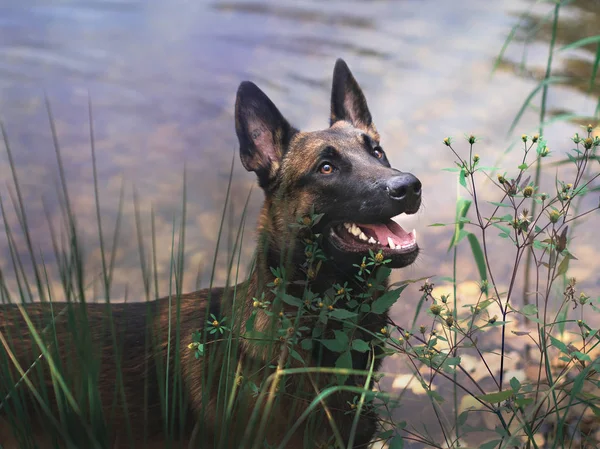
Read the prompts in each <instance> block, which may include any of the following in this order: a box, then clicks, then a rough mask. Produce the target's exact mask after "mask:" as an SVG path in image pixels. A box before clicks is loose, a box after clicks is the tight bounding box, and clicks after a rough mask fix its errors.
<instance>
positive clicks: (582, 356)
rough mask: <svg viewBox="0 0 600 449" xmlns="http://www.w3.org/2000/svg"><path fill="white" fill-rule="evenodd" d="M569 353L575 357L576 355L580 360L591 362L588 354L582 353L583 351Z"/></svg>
mask: <svg viewBox="0 0 600 449" xmlns="http://www.w3.org/2000/svg"><path fill="white" fill-rule="evenodd" d="M571 354H572V355H574V356H575V357H577V358H578V359H579V360H581V361H582V362H591V361H592V359H591V357H590V356H589V355H588V354H584V353H583V352H579V351H573V352H572V353H571Z"/></svg>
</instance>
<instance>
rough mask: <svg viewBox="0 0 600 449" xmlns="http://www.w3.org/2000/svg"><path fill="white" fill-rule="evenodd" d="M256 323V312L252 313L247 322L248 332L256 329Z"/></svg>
mask: <svg viewBox="0 0 600 449" xmlns="http://www.w3.org/2000/svg"><path fill="white" fill-rule="evenodd" d="M254 321H256V310H253V311H252V314H251V315H250V317H249V318H248V320H247V321H246V332H250V331H251V330H252V329H254Z"/></svg>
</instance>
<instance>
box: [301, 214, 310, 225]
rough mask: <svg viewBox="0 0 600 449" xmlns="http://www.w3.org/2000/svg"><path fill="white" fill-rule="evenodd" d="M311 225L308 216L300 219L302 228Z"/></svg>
mask: <svg viewBox="0 0 600 449" xmlns="http://www.w3.org/2000/svg"><path fill="white" fill-rule="evenodd" d="M311 223H312V220H311V218H310V217H309V216H308V215H305V216H304V217H303V218H302V224H303V225H304V226H309V225H310V224H311Z"/></svg>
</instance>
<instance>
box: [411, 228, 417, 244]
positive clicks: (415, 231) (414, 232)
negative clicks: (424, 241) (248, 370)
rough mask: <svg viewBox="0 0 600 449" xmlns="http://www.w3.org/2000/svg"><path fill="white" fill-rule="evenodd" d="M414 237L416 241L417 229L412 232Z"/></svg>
mask: <svg viewBox="0 0 600 449" xmlns="http://www.w3.org/2000/svg"><path fill="white" fill-rule="evenodd" d="M412 235H413V239H414V240H415V241H416V240H417V230H416V229H413V230H412Z"/></svg>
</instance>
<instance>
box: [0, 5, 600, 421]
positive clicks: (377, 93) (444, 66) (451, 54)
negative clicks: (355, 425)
mask: <svg viewBox="0 0 600 449" xmlns="http://www.w3.org/2000/svg"><path fill="white" fill-rule="evenodd" d="M563 3H565V5H564V6H562V7H561V9H560V18H559V21H558V25H557V33H556V42H555V54H554V60H553V63H552V76H562V77H565V78H564V79H563V80H562V81H561V83H560V85H554V84H553V85H551V86H550V89H549V91H548V97H547V113H546V118H545V119H546V120H547V121H551V123H550V124H548V125H547V126H545V128H544V135H545V137H546V139H547V140H548V144H549V146H550V148H551V150H552V151H553V154H554V159H555V160H558V159H562V158H564V151H565V150H568V149H571V148H572V146H573V143H572V141H570V137H571V136H572V135H573V134H574V133H575V132H580V133H582V134H583V132H582V129H581V127H580V126H579V125H581V124H584V123H585V124H587V123H588V121H590V120H593V118H592V119H590V118H587V117H593V116H594V114H595V112H596V111H597V107H598V96H599V92H600V83H599V82H598V81H595V82H591V83H590V79H593V76H595V75H594V73H593V72H594V71H593V67H594V61H596V67H597V55H596V46H594V45H587V46H583V47H580V48H578V49H577V50H574V51H562V52H561V51H558V50H559V49H560V48H561V47H563V46H564V45H566V44H569V43H571V42H575V41H577V40H579V39H582V38H585V37H588V36H591V35H594V34H597V33H598V23H599V21H600V2H598V1H596V0H582V1H573V2H563ZM553 8H554V6H553V4H552V2H541V3H535V2H532V1H526V0H504V1H495V2H482V1H478V0H455V1H452V2H440V1H433V0H402V1H395V0H374V1H358V0H357V1H347V0H346V1H337V0H331V1H328V2H319V1H294V2H291V1H290V2H287V1H281V0H273V1H214V2H213V1H195V2H191V1H180V0H171V1H168V2H165V1H158V0H150V1H129V0H107V1H46V0H37V1H34V0H32V1H30V0H2V1H1V2H0V119H1V120H2V122H3V123H4V126H5V130H6V135H7V139H8V141H9V143H10V146H11V149H12V152H13V157H14V160H15V164H16V166H17V170H18V174H19V181H20V184H21V189H22V195H23V198H24V202H25V205H26V209H27V213H28V221H29V226H30V228H31V232H32V238H33V239H34V246H35V247H36V250H37V251H39V253H40V254H41V255H43V256H44V259H45V260H46V262H47V263H49V265H51V264H52V261H53V259H54V256H53V248H52V241H51V239H50V237H49V236H50V234H49V223H52V224H53V225H54V226H56V227H57V228H58V229H60V223H61V220H62V213H63V209H62V208H61V199H60V195H58V194H57V192H58V191H59V186H60V182H59V171H58V165H57V160H56V154H55V150H54V146H53V141H52V134H51V128H50V122H49V118H48V112H47V108H46V104H45V96H47V99H48V101H49V104H50V106H51V109H52V113H53V119H54V124H55V126H56V132H57V136H58V140H59V144H60V147H61V152H62V153H61V154H62V163H63V166H64V171H65V175H66V179H67V182H68V188H69V195H70V202H71V204H72V207H73V209H74V211H75V214H76V216H77V222H78V225H79V226H80V231H81V237H82V241H83V242H84V246H85V248H86V252H85V254H84V256H85V260H86V264H88V265H89V271H88V272H89V273H90V279H89V282H90V284H93V277H94V276H93V273H99V272H100V250H99V245H98V230H97V218H96V209H95V200H94V188H93V178H92V156H91V150H90V131H89V116H88V98H91V102H92V105H93V125H94V135H95V146H96V159H97V160H96V163H97V169H98V177H99V181H100V185H99V195H100V208H101V215H102V220H103V227H104V234H105V236H106V239H107V240H109V241H110V239H112V237H111V236H112V234H113V232H114V229H115V221H116V219H117V215H118V208H119V197H120V192H121V188H122V187H123V189H124V197H123V216H122V220H121V230H120V237H119V244H118V250H117V252H116V256H115V263H116V270H115V274H114V281H113V283H114V287H113V291H112V295H113V296H114V297H115V300H119V299H123V298H124V297H125V294H126V292H127V296H128V298H129V300H139V299H143V298H144V289H143V283H142V273H141V270H140V256H139V245H138V234H137V232H136V225H135V213H134V202H133V195H134V191H135V192H137V197H138V200H139V217H140V222H141V230H142V232H143V236H142V241H143V242H144V245H146V246H147V248H146V250H147V251H148V250H149V248H150V245H151V211H153V212H154V216H155V226H154V228H155V235H156V248H157V253H156V255H157V265H158V271H159V281H160V282H159V293H160V294H163V295H164V294H166V293H167V292H168V280H169V266H170V260H171V248H172V244H171V242H172V233H173V226H174V223H175V226H176V228H175V229H176V231H175V232H176V233H177V232H178V226H179V224H180V220H181V217H182V214H181V210H182V195H183V173H184V168H185V174H186V178H187V206H186V207H187V211H186V213H187V229H186V239H185V254H186V277H185V278H184V280H183V285H184V290H186V291H188V290H192V289H194V288H195V287H196V285H198V283H199V284H200V286H201V287H203V286H206V285H207V283H208V281H209V279H210V275H211V269H212V264H213V256H214V252H215V247H216V235H217V232H218V229H219V223H220V221H221V215H222V213H223V205H224V201H225V195H226V190H227V183H228V178H229V172H230V167H231V163H232V160H233V162H234V168H233V182H232V185H231V193H232V195H231V201H230V203H229V207H228V208H227V211H226V219H225V227H224V237H223V239H222V241H221V245H220V254H221V255H220V257H219V258H218V264H217V271H216V277H215V283H216V284H217V285H218V284H222V283H223V282H225V279H226V263H225V261H226V257H225V256H226V255H227V253H228V250H230V249H231V246H232V239H233V236H235V234H236V232H237V229H238V226H239V222H240V218H241V217H242V214H243V209H244V203H245V201H246V197H247V195H248V192H249V191H250V189H251V187H252V186H254V189H253V192H252V195H251V198H250V203H249V206H248V212H247V217H246V231H245V234H244V242H243V247H242V252H241V254H242V258H241V265H240V269H241V274H240V276H242V275H243V274H245V273H246V272H247V271H246V267H247V264H248V263H249V261H250V258H251V255H252V251H253V249H254V239H253V237H254V235H253V230H254V224H255V222H256V217H257V214H258V211H259V207H260V204H261V201H262V192H261V191H260V190H259V189H258V188H257V186H256V181H255V177H254V175H253V174H251V173H248V172H246V171H245V170H244V169H243V167H242V166H241V164H240V162H239V156H238V154H237V148H238V147H237V139H236V136H235V132H234V125H233V105H234V101H235V92H236V89H237V86H238V85H239V83H240V82H241V81H243V80H252V81H254V82H255V83H256V84H258V85H259V87H261V88H262V89H263V90H264V91H265V92H266V93H267V95H268V96H269V97H270V98H271V99H272V100H273V101H274V102H275V104H276V105H277V106H278V107H279V109H280V111H281V112H282V113H283V114H284V116H286V117H287V118H288V120H290V121H291V122H292V123H293V124H294V125H295V126H296V127H299V128H301V129H306V130H310V129H318V128H323V127H325V126H326V125H327V121H328V117H329V95H330V88H331V75H332V71H333V65H334V62H335V60H336V58H338V57H342V58H344V59H345V60H346V62H347V63H348V64H349V66H350V68H351V70H352V71H353V73H354V75H355V77H356V78H357V80H358V82H359V83H360V85H361V87H362V88H363V91H364V92H365V95H366V97H367V100H368V102H369V107H370V110H371V113H372V115H373V117H374V120H375V123H376V125H377V127H378V129H379V131H380V133H381V136H382V145H383V148H384V149H385V150H386V152H387V154H388V158H389V159H390V161H391V163H392V165H393V166H395V167H397V168H400V169H401V170H403V171H410V172H412V173H414V174H415V175H417V176H418V177H419V178H420V179H421V181H422V182H423V186H424V187H423V191H424V207H423V208H422V211H421V212H420V213H419V214H417V215H416V216H412V217H410V218H409V217H406V218H404V219H402V220H401V224H402V225H403V226H404V227H406V228H408V229H412V228H416V229H417V231H418V235H419V242H420V245H421V247H422V248H423V251H422V256H421V257H420V258H419V260H418V261H417V262H416V263H415V264H414V265H413V266H412V267H409V268H407V269H406V270H403V272H401V273H400V272H397V273H395V274H394V278H395V280H399V279H406V278H413V279H414V278H420V277H425V276H436V275H437V276H450V275H451V274H452V254H451V253H448V252H447V247H448V242H449V240H450V237H451V235H452V233H453V228H452V226H449V227H429V225H431V224H432V223H436V222H445V223H448V222H452V221H453V220H454V213H455V202H456V198H457V194H458V192H459V189H458V183H457V181H456V174H455V173H450V172H447V171H443V169H444V168H447V167H452V166H453V160H454V157H453V155H452V153H451V152H450V151H449V150H448V149H447V148H446V147H445V146H444V145H443V142H442V141H443V138H444V137H447V136H451V137H453V139H454V140H455V141H456V146H455V148H456V149H457V150H459V151H462V152H463V154H467V151H468V145H467V142H466V141H465V139H464V136H465V134H471V133H473V134H475V135H476V136H478V137H480V138H481V142H480V143H479V144H477V146H476V152H477V153H479V155H480V157H481V163H482V165H484V166H493V165H496V164H498V165H500V166H502V167H505V168H506V169H507V170H513V171H516V167H517V165H518V164H519V163H520V158H521V157H522V153H521V151H520V148H521V146H519V145H516V146H514V144H515V142H518V141H519V140H520V136H521V134H523V133H527V134H533V133H534V132H537V130H538V128H539V123H540V111H539V101H538V100H536V101H537V103H535V104H537V105H538V106H537V107H535V106H534V107H530V108H526V110H525V112H524V114H523V115H522V116H520V119H519V121H518V123H517V124H516V127H515V129H514V132H512V133H510V134H509V133H508V132H509V129H510V127H511V124H513V122H514V121H515V118H516V117H517V115H518V113H519V111H520V109H521V107H522V105H523V103H524V102H525V100H526V99H527V97H528V95H529V94H530V93H531V92H532V91H533V90H534V89H535V88H536V86H538V85H539V83H540V81H541V80H542V79H544V76H545V72H546V65H547V59H548V45H549V42H550V39H551V35H552V13H553ZM518 24H519V27H518V28H514V27H515V26H516V25H518ZM511 32H512V33H513V34H512V35H511ZM509 35H511V36H512V38H511V39H512V40H511V41H510V42H509V44H508V46H506V48H504V45H505V41H506V39H507V37H509ZM503 49H504V51H503ZM494 68H495V69H496V70H495V71H494V72H493V73H492V71H493V69H494ZM538 96H539V93H538ZM571 115H577V116H580V117H579V118H573V117H571ZM592 123H594V124H595V123H596V122H595V121H594V122H592ZM1 146H2V145H0V147H1ZM556 170H557V168H556V167H555V166H551V165H548V166H546V167H545V168H544V172H545V173H547V174H548V176H546V177H545V178H544V184H543V187H544V186H545V188H547V189H548V190H551V187H552V185H553V180H554V175H555V174H556ZM561 170H563V168H561ZM564 170H566V169H564ZM596 170H597V168H596ZM561 173H563V172H561ZM564 173H569V171H568V170H566V171H565V172H564ZM10 185H12V175H11V172H10V165H9V162H8V158H7V153H6V151H5V150H4V149H2V151H0V192H1V195H2V199H3V201H4V206H5V208H6V210H7V211H6V214H3V220H4V221H5V222H6V223H8V224H9V225H10V226H12V227H14V235H13V238H14V239H15V242H16V246H17V247H18V248H22V249H23V254H24V256H23V257H24V258H26V256H25V254H26V253H27V250H26V246H25V240H24V236H23V235H22V233H21V234H20V233H19V232H18V230H17V228H18V219H17V216H16V215H15V214H14V212H13V211H12V206H11V201H10V198H11V194H12V195H13V196H14V187H9V186H10ZM542 190H543V188H542ZM482 192H483V194H484V195H485V196H486V198H487V199H490V200H499V194H498V192H497V190H495V189H494V188H493V186H492V185H491V184H490V183H489V182H488V183H483V184H482ZM461 195H463V196H464V195H465V192H464V191H462V192H461ZM597 201H598V199H597V196H594V195H590V196H589V197H587V198H586V200H585V202H586V205H587V206H588V207H587V208H589V207H593V205H594V204H595V203H596V202H597ZM583 209H585V207H584V208H582V210H583ZM597 235H598V218H597V215H593V214H592V215H591V216H590V217H589V218H588V219H587V220H585V221H584V223H583V224H582V225H581V226H580V227H579V228H578V230H577V238H576V239H575V240H574V241H573V244H572V247H571V251H572V253H573V254H575V256H577V257H578V259H579V260H577V261H573V262H572V264H571V271H570V275H571V276H575V277H576V278H577V279H578V280H579V281H580V283H581V288H584V289H587V291H588V294H590V295H592V296H598V295H599V290H600V277H599V276H598V270H599V268H600V258H598V257H597V251H598V249H599V246H598V243H597ZM7 241H8V240H7V239H6V238H4V237H3V238H2V239H0V268H1V269H2V271H3V273H4V276H5V278H7V279H8V282H9V284H10V282H11V279H12V277H13V276H14V270H13V269H12V264H13V262H12V260H11V252H10V248H9V246H8V243H7ZM505 243H506V242H505V241H503V240H501V239H495V240H494V243H493V245H492V247H491V251H495V254H497V255H498V257H497V258H496V259H495V264H496V266H495V269H497V270H498V271H497V272H498V273H499V276H501V277H502V278H503V279H507V276H508V273H509V270H510V268H511V266H512V259H511V257H510V254H511V253H510V249H509V248H508V247H507V246H506V244H505ZM502 245H504V247H503V246H502ZM505 256H506V257H505ZM146 257H148V253H146ZM458 257H459V260H460V262H461V265H460V268H461V270H460V273H459V280H460V281H465V282H464V283H463V284H461V285H460V288H461V289H462V290H461V291H462V292H463V293H462V294H463V295H465V296H468V295H469V294H472V293H473V291H475V292H476V290H477V286H476V284H474V283H473V282H472V281H474V280H477V279H478V275H477V269H476V266H475V264H474V263H473V262H472V256H471V254H470V252H469V251H468V250H466V249H465V250H460V251H459V254H458ZM196 273H198V275H197V274H196ZM56 279H57V280H56V286H57V287H56V292H60V288H59V287H58V286H59V280H58V277H57V278H56ZM469 281H470V282H469ZM507 281H508V279H507ZM15 288H16V287H15ZM419 296H420V293H419V292H418V288H417V286H413V287H410V288H409V289H407V290H406V292H405V293H404V294H403V296H402V299H401V303H400V304H397V305H396V306H395V307H394V309H393V316H394V318H395V319H396V320H397V322H398V324H402V325H407V326H408V325H410V323H409V320H408V319H405V318H402V317H403V316H409V317H412V316H413V314H414V308H415V304H416V301H417V300H418V298H419ZM90 297H101V293H100V291H99V290H97V291H96V290H94V289H93V288H92V289H91V291H90ZM404 321H406V322H404ZM521 349H522V345H519V344H517V343H515V346H514V348H512V350H513V351H516V352H518V351H519V350H521ZM386 363H387V365H386V368H385V369H386V370H387V371H392V372H394V373H397V377H396V379H395V381H394V382H393V384H394V387H396V388H404V387H406V385H407V383H406V382H405V381H404V380H403V379H408V378H403V377H402V375H403V374H402V373H404V372H408V371H407V370H406V369H405V368H404V367H403V363H402V361H401V360H397V359H392V360H389V361H388V362H386ZM474 369H475V368H474ZM514 369H515V370H517V369H519V364H518V360H517V359H515V366H514ZM392 380H394V378H393V377H392V378H390V383H392ZM414 387H415V388H414V390H415V391H414V392H412V393H411V392H408V393H407V396H406V398H407V400H408V401H410V400H411V398H414V401H415V402H414V403H415V407H418V408H412V409H411V407H406V406H405V407H404V408H403V410H404V412H402V413H404V414H405V415H407V416H411V415H412V416H414V415H415V413H416V414H420V413H422V414H423V416H422V417H421V419H423V420H424V421H426V420H427V414H428V413H430V412H428V411H426V410H423V408H422V407H420V406H418V404H419V401H420V400H422V399H419V398H418V395H419V391H418V388H417V387H419V386H418V385H415V386H414ZM410 389H411V387H410V386H409V390H410ZM409 404H410V402H409ZM401 418H402V416H399V419H401Z"/></svg>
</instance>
